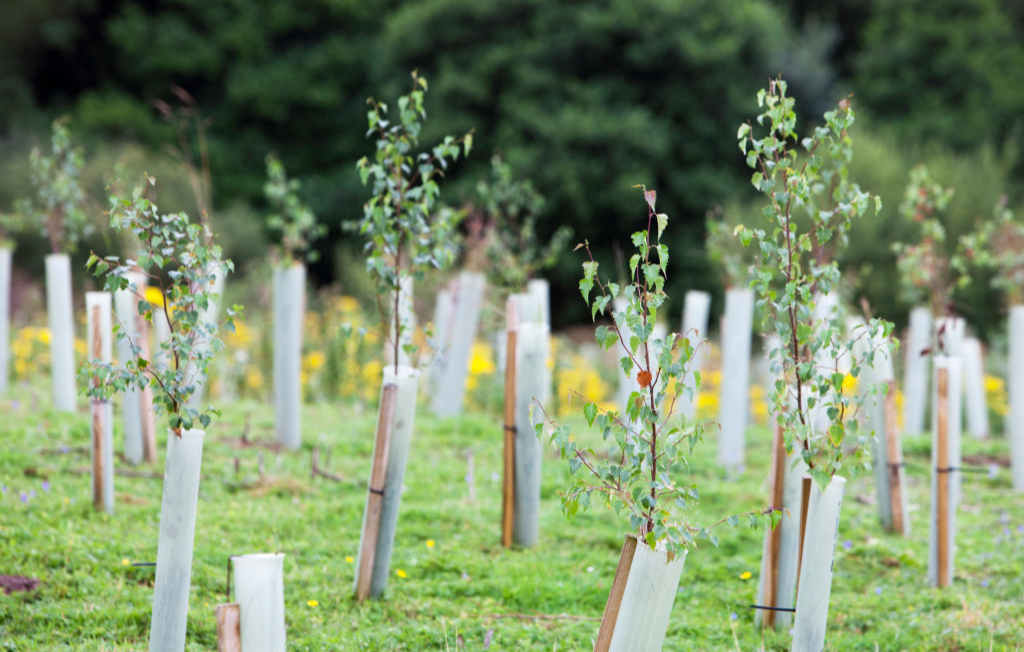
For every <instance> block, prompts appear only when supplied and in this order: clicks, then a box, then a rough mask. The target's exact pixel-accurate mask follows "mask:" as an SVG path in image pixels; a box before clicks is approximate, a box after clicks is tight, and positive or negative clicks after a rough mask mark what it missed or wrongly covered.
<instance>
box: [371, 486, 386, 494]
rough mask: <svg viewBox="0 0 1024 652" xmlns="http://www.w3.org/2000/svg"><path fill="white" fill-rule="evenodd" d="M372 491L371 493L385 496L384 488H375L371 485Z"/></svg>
mask: <svg viewBox="0 0 1024 652" xmlns="http://www.w3.org/2000/svg"><path fill="white" fill-rule="evenodd" d="M370 493H371V494H377V495H378V496H383V495H384V490H383V489H374V488H373V487H370Z"/></svg>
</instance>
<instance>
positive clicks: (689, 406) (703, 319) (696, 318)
mask: <svg viewBox="0 0 1024 652" xmlns="http://www.w3.org/2000/svg"><path fill="white" fill-rule="evenodd" d="M710 313H711V295H710V294H708V293H707V292H700V291H698V290H689V291H687V293H686V298H685V299H684V302H683V330H682V331H680V332H681V333H682V335H683V337H685V338H686V339H687V340H688V341H689V342H690V346H692V347H693V348H694V349H695V350H697V349H698V347H699V346H700V345H701V343H704V350H702V351H699V352H698V353H697V354H696V355H694V356H693V360H691V361H690V374H689V375H688V376H687V377H686V380H685V385H686V387H687V388H689V389H690V391H693V388H694V387H695V379H694V377H693V374H694V372H701V371H703V370H704V365H705V364H706V363H707V360H708V354H709V351H708V350H707V343H706V342H707V339H708V315H709V314H710ZM696 398H697V397H696V395H694V396H693V398H692V399H691V398H690V396H688V395H687V394H686V393H683V395H682V396H680V397H679V411H680V413H681V414H682V415H683V416H685V417H686V418H687V419H692V418H693V417H694V414H695V403H696Z"/></svg>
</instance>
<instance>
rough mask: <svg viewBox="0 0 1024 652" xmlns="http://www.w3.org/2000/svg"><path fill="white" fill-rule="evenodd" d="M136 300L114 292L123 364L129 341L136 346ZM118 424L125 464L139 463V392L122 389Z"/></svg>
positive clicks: (127, 293)
mask: <svg viewBox="0 0 1024 652" xmlns="http://www.w3.org/2000/svg"><path fill="white" fill-rule="evenodd" d="M138 302H139V298H138V297H137V296H136V295H135V292H134V291H133V290H132V289H131V288H128V289H126V290H117V291H116V292H114V310H115V311H116V313H117V326H118V329H119V331H118V336H117V359H118V362H120V364H122V365H124V364H126V363H127V362H128V361H129V360H132V359H133V358H134V357H135V356H134V355H132V348H131V344H129V339H130V340H131V341H132V342H134V343H136V344H137V343H138V338H139V333H138V331H137V330H136V329H135V315H137V314H138ZM121 423H122V425H123V428H124V456H125V458H126V459H127V460H128V463H129V464H142V461H143V459H144V458H145V444H144V442H143V439H142V402H141V401H140V399H139V390H137V389H126V390H125V391H124V393H123V394H122V395H121Z"/></svg>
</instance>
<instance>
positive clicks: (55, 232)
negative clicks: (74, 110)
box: [15, 118, 92, 254]
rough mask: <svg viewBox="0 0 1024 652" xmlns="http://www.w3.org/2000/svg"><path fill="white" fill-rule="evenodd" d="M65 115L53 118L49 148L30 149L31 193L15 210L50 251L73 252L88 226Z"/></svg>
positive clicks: (78, 168)
mask: <svg viewBox="0 0 1024 652" xmlns="http://www.w3.org/2000/svg"><path fill="white" fill-rule="evenodd" d="M67 123H68V119H67V118H59V119H57V120H54V122H53V127H52V131H51V135H50V152H49V154H44V153H43V152H42V151H41V150H40V149H39V148H38V147H36V148H33V149H32V153H31V155H30V159H29V166H30V177H29V179H30V181H31V184H32V190H33V191H34V195H33V196H32V197H31V198H26V199H22V200H20V201H19V202H18V203H17V205H16V207H15V208H16V211H17V212H19V213H21V214H22V215H23V216H24V217H25V219H26V220H28V221H30V222H33V223H35V224H38V225H39V227H40V229H41V231H42V234H43V235H44V236H45V237H46V238H47V239H48V240H49V242H50V248H51V250H52V251H53V253H55V254H56V253H61V252H65V253H73V252H74V251H75V249H76V248H77V247H78V242H79V240H80V239H81V238H82V237H83V236H86V235H88V234H89V233H90V231H91V230H92V226H91V225H90V224H89V220H88V216H87V214H86V211H85V209H84V205H85V202H86V197H85V192H84V191H83V190H82V186H81V183H80V182H79V174H80V172H81V169H82V152H81V150H79V149H77V148H75V147H74V146H73V144H72V142H71V133H70V131H68V127H67Z"/></svg>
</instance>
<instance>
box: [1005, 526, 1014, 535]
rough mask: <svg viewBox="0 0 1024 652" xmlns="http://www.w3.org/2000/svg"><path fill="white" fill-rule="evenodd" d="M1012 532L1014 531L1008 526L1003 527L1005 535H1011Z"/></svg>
mask: <svg viewBox="0 0 1024 652" xmlns="http://www.w3.org/2000/svg"><path fill="white" fill-rule="evenodd" d="M1012 534H1013V532H1011V531H1010V528H1008V527H1004V528H1003V535H1004V536H1010V535H1012Z"/></svg>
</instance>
